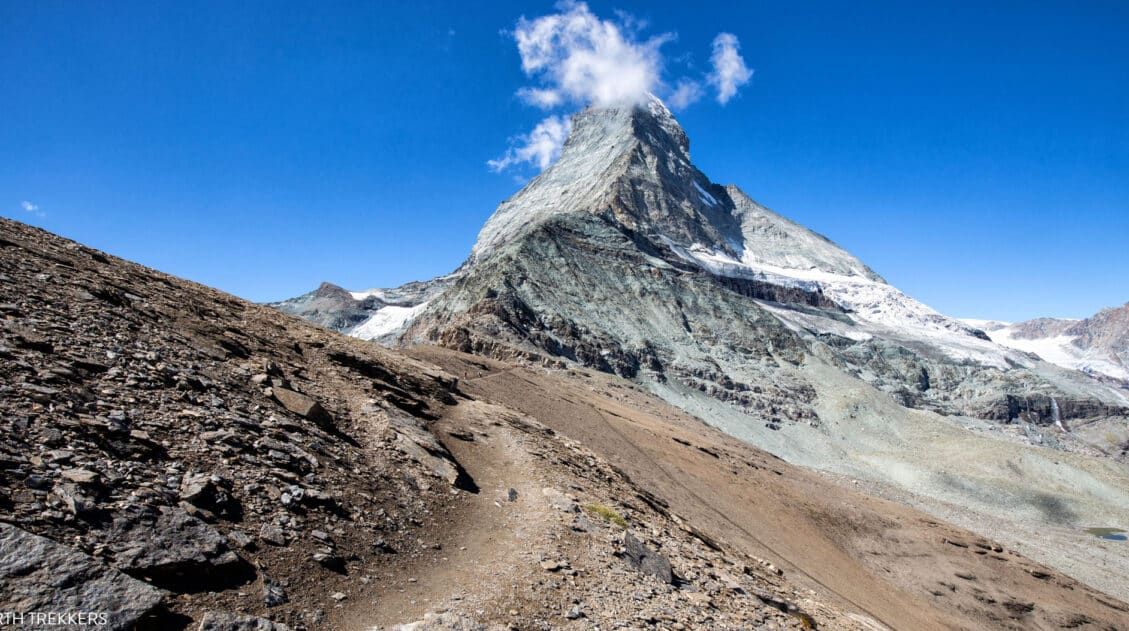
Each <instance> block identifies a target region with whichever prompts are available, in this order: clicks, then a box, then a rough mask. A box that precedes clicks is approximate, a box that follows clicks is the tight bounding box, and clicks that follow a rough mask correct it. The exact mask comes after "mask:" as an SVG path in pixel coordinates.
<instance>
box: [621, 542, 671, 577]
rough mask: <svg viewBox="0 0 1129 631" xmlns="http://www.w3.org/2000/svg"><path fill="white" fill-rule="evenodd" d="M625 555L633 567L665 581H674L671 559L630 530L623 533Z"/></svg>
mask: <svg viewBox="0 0 1129 631" xmlns="http://www.w3.org/2000/svg"><path fill="white" fill-rule="evenodd" d="M623 556H624V558H625V559H627V562H628V563H629V564H631V566H632V567H634V568H635V569H637V570H639V571H640V572H643V573H644V574H650V575H651V576H654V577H655V578H657V579H659V580H660V581H662V582H664V583H673V582H674V573H673V572H672V571H671V569H670V561H668V560H667V558H666V557H665V556H663V555H662V554H659V553H658V552H655V551H654V550H652V549H650V548H648V547H647V546H646V545H645V544H644V543H643V542H642V541H639V540H638V539H636V538H635V536H634V535H632V534H631V533H630V532H626V533H624V534H623Z"/></svg>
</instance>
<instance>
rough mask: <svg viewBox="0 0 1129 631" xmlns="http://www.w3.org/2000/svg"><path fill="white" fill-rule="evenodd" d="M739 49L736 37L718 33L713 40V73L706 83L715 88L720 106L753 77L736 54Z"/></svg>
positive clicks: (738, 53)
mask: <svg viewBox="0 0 1129 631" xmlns="http://www.w3.org/2000/svg"><path fill="white" fill-rule="evenodd" d="M740 48H741V44H740V42H738V41H737V36H736V35H734V34H732V33H718V34H717V37H715V38H714V40H713V55H711V56H710V63H712V64H713V72H712V73H710V75H709V77H708V81H709V82H710V84H711V85H713V86H714V87H716V88H717V102H718V103H721V104H722V105H725V104H726V103H727V102H729V99H731V98H733V95H735V94H737V88H739V87H741V86H743V85H745V84H746V83H748V82H749V78H751V77H752V76H753V71H752V70H749V68H748V67H747V66H745V60H744V59H743V58H742V57H741V53H740V52H738V51H739V49H740Z"/></svg>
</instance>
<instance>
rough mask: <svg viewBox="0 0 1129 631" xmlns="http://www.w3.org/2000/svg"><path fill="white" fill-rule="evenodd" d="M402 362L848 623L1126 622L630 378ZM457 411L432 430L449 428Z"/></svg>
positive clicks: (961, 536)
mask: <svg viewBox="0 0 1129 631" xmlns="http://www.w3.org/2000/svg"><path fill="white" fill-rule="evenodd" d="M409 354H411V355H413V356H414V357H416V358H418V359H421V360H424V361H427V362H429V363H434V364H436V365H439V366H441V367H442V368H444V369H445V370H446V371H448V372H450V373H451V374H453V375H455V376H457V377H459V378H460V380H461V388H462V389H463V390H464V391H465V392H466V393H467V394H469V395H471V396H472V397H475V398H480V399H484V400H488V401H493V402H497V403H499V404H501V405H505V406H506V407H509V408H512V409H515V410H518V411H520V412H522V413H524V414H527V415H529V416H531V417H533V418H535V419H536V420H538V421H539V422H541V423H543V424H544V425H545V426H547V427H549V428H551V429H553V430H554V431H556V432H558V433H560V434H563V435H565V436H567V437H569V438H571V439H573V440H576V441H578V442H580V443H582V444H583V445H585V446H587V447H588V448H590V449H592V450H593V451H595V452H596V453H597V454H599V455H600V456H602V457H604V458H606V459H607V460H608V461H610V462H611V463H612V464H613V465H615V466H616V467H618V468H619V469H622V470H623V471H624V472H625V473H626V474H627V475H628V476H629V477H630V478H631V480H632V482H633V483H634V484H636V485H638V486H639V487H641V488H643V489H645V490H647V491H649V492H651V493H653V494H654V495H656V496H657V497H660V498H662V499H663V500H665V501H666V502H668V503H669V506H670V510H671V512H672V513H674V514H677V515H678V516H680V517H681V518H682V519H683V520H684V521H685V522H687V523H688V524H693V525H694V527H695V528H696V529H698V530H700V531H702V532H703V533H704V534H705V535H707V536H708V537H710V538H712V539H714V540H717V541H718V542H723V543H724V544H725V545H728V546H733V547H735V548H736V549H737V550H739V551H741V552H743V553H745V554H749V555H752V556H756V557H760V558H766V559H768V560H770V561H772V562H773V563H775V564H776V565H778V566H779V567H781V568H782V569H783V570H784V571H785V573H786V574H787V575H788V577H789V578H790V579H791V580H792V581H793V582H796V583H799V584H801V585H804V586H806V587H809V588H810V589H812V590H814V591H815V592H816V593H817V594H819V596H820V597H821V598H824V599H825V600H826V601H828V602H838V603H840V604H841V606H842V607H844V608H845V609H847V610H853V611H855V612H857V613H858V614H861V616H860V620H864V619H865V618H863V616H865V617H869V618H872V619H874V620H878V621H881V622H882V623H884V624H885V625H888V626H889V627H891V628H896V629H943V628H950V629H951V628H960V629H982V628H1015V629H1055V628H1103V629H1117V628H1126V627H1127V626H1129V607H1127V606H1126V605H1125V604H1123V603H1121V602H1119V601H1117V600H1115V599H1113V598H1110V597H1108V596H1106V595H1104V594H1102V593H1100V592H1097V591H1095V590H1093V589H1090V588H1089V587H1087V586H1085V585H1083V584H1081V583H1079V582H1077V581H1075V580H1073V579H1070V578H1068V577H1065V576H1063V575H1061V574H1059V573H1057V572H1055V571H1053V570H1051V569H1049V568H1047V567H1045V566H1042V565H1039V564H1037V563H1034V562H1032V561H1030V560H1028V559H1026V558H1024V557H1022V556H1020V555H1019V554H1018V553H1015V552H1014V551H1008V550H1003V548H1002V547H1000V546H998V545H997V544H995V543H994V542H991V541H987V540H984V539H983V538H981V537H978V536H976V535H974V534H972V533H970V532H968V531H965V530H962V529H959V528H956V527H954V526H951V525H948V524H946V523H943V522H940V521H938V520H936V519H933V518H931V517H929V516H927V515H925V514H924V513H921V512H919V511H916V510H914V509H911V508H908V507H905V506H902V505H900V504H896V503H893V502H889V501H886V500H882V499H879V498H875V497H870V496H868V495H865V494H863V493H861V492H859V491H858V490H856V489H853V488H850V487H849V486H847V485H844V484H842V483H840V482H837V481H833V480H831V479H829V478H827V477H825V476H822V475H820V474H818V473H816V472H812V471H808V470H805V469H801V468H798V467H794V466H792V465H789V464H787V463H785V462H783V461H781V460H779V459H778V458H776V457H774V456H772V455H770V454H767V453H765V452H763V451H760V450H758V449H756V448H755V447H753V446H750V445H748V444H745V443H742V442H740V441H737V440H736V439H733V438H731V437H729V436H727V435H725V434H723V433H721V432H720V431H718V430H715V429H713V428H710V427H708V426H707V425H705V424H704V423H702V422H701V421H700V420H698V419H695V418H693V417H690V416H688V415H686V414H684V413H682V412H681V411H679V410H677V409H675V408H672V407H671V406H669V405H667V404H665V403H664V402H662V401H660V400H658V399H657V398H655V397H653V396H651V395H649V394H647V393H644V392H642V391H641V390H639V389H638V388H637V387H636V386H634V385H633V384H630V383H629V382H626V381H623V380H620V379H617V378H614V377H610V376H608V375H603V374H600V373H592V372H587V371H570V372H569V373H568V374H564V373H550V372H547V371H543V370H535V369H529V368H522V367H515V366H512V365H509V364H504V363H501V362H496V361H493V360H488V359H484V358H481V357H475V356H469V355H464V354H460V353H456V352H453V351H448V350H445V349H438V348H434V347H418V348H415V349H412V350H411V351H410V352H409ZM458 416H459V415H458V413H451V414H449V415H448V417H447V418H446V419H445V420H444V423H449V424H453V425H457V424H458V423H459V418H458ZM467 455H468V456H469V455H470V454H467ZM491 457H492V458H493V457H503V456H502V454H495V455H493V456H491ZM480 464H481V463H480V462H471V463H464V465H465V466H467V467H468V469H470V468H472V467H478V466H480ZM484 488H485V487H484ZM469 530H471V531H474V530H475V529H474V528H471V529H469ZM470 536H474V535H470ZM479 536H481V535H479ZM482 543H483V544H487V543H490V542H489V541H485V542H482ZM438 580H447V579H442V578H440V579H438ZM460 580H466V579H465V578H463V579H460ZM405 593H407V592H405ZM417 610H420V609H419V608H418V607H417ZM402 619H403V618H401V620H402Z"/></svg>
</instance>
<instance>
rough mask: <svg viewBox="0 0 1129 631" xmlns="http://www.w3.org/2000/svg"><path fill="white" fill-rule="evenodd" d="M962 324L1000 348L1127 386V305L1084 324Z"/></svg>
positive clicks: (1056, 321)
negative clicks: (984, 334) (1030, 355)
mask: <svg viewBox="0 0 1129 631" xmlns="http://www.w3.org/2000/svg"><path fill="white" fill-rule="evenodd" d="M963 321H964V322H965V323H966V324H968V325H970V326H975V327H977V328H980V329H982V330H984V331H985V332H987V333H988V335H989V336H990V337H991V339H992V341H994V342H996V343H997V344H1000V345H1002V346H1007V347H1008V348H1014V349H1018V350H1021V351H1025V352H1028V353H1035V354H1036V355H1038V356H1039V357H1041V358H1043V359H1044V360H1046V361H1049V362H1051V363H1053V364H1057V365H1059V366H1063V367H1066V368H1071V369H1074V370H1080V371H1082V372H1085V373H1088V374H1097V375H1105V376H1108V377H1112V378H1114V379H1119V380H1121V381H1127V382H1129V304H1125V305H1122V306H1120V307H1111V308H1108V309H1102V310H1101V311H1099V312H1098V313H1096V314H1094V315H1093V316H1091V317H1089V318H1086V319H1084V320H1069V319H1064V318H1036V319H1034V320H1027V321H1024V322H1017V323H1010V322H999V321H989V320H971V319H966V320H963Z"/></svg>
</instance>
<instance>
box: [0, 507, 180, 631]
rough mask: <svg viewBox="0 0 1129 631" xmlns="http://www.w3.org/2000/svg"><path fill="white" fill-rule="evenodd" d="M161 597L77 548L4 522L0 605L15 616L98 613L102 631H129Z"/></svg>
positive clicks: (0, 539) (0, 534)
mask: <svg viewBox="0 0 1129 631" xmlns="http://www.w3.org/2000/svg"><path fill="white" fill-rule="evenodd" d="M162 598H163V592H162V591H161V590H159V589H157V588H155V587H153V586H151V585H147V584H145V583H143V582H141V581H139V580H137V579H134V578H131V577H129V576H126V575H125V574H122V573H121V572H119V571H117V570H114V569H112V568H109V567H107V566H105V565H103V564H102V563H101V562H99V561H98V560H96V559H94V558H93V557H91V556H88V555H86V554H83V553H82V552H79V551H77V550H75V549H73V548H70V547H67V546H64V545H61V544H58V543H55V542H54V541H52V540H50V539H47V538H45V537H40V536H38V535H34V534H32V533H30V532H27V531H26V530H23V529H21V528H17V527H16V526H13V525H11V524H5V523H0V603H4V604H3V609H5V610H8V611H14V612H64V613H65V612H96V613H104V614H106V619H105V622H104V623H101V622H100V620H93V621H92V622H91V625H90V626H94V625H95V624H97V626H98V628H105V629H131V628H133V627H134V626H135V625H136V624H137V623H138V621H140V620H141V619H142V618H143V617H145V616H146V615H147V614H149V613H150V612H152V611H153V610H155V609H156V608H157V607H158V606H159V605H160V604H161V601H162Z"/></svg>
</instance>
